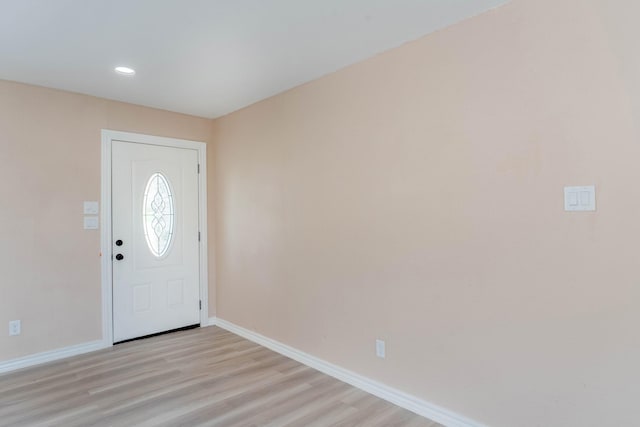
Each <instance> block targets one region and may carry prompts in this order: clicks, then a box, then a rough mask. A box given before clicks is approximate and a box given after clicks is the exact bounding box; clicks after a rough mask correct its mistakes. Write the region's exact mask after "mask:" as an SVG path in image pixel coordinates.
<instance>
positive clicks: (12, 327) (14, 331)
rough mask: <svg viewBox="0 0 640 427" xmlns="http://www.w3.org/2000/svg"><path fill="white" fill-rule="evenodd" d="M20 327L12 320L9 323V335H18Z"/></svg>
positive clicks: (17, 321) (16, 321)
mask: <svg viewBox="0 0 640 427" xmlns="http://www.w3.org/2000/svg"><path fill="white" fill-rule="evenodd" d="M21 329H22V325H21V324H20V321H19V320H12V321H11V322H9V335H12V336H13V335H20V332H21Z"/></svg>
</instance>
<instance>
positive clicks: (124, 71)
mask: <svg viewBox="0 0 640 427" xmlns="http://www.w3.org/2000/svg"><path fill="white" fill-rule="evenodd" d="M115 70H116V73H118V74H122V75H125V76H133V75H134V74H135V73H136V70H134V69H133V68H129V67H116V68H115Z"/></svg>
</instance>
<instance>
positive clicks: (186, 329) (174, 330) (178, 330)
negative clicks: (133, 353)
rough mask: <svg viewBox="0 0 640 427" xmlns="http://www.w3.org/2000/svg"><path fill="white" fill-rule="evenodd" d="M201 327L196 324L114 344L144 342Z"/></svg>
mask: <svg viewBox="0 0 640 427" xmlns="http://www.w3.org/2000/svg"><path fill="white" fill-rule="evenodd" d="M199 327H200V323H196V324H195V325H189V326H183V327H182V328H176V329H171V330H169V331H163V332H156V333H155V334H150V335H144V336H141V337H136V338H129V339H128V340H123V341H118V342H114V343H113V345H118V344H124V343H127V342H131V341H138V340H144V339H147V338H153V337H157V336H159V335H167V334H172V333H174V332H181V331H188V330H189V329H195V328H199Z"/></svg>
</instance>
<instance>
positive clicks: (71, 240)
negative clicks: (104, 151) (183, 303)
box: [0, 81, 215, 361]
mask: <svg viewBox="0 0 640 427" xmlns="http://www.w3.org/2000/svg"><path fill="white" fill-rule="evenodd" d="M101 129H114V130H122V131H130V132H140V133H147V134H153V135H161V136H168V137H176V138H183V139H192V140H198V141H208V140H209V139H210V135H211V121H209V120H205V119H200V118H195V117H190V116H185V115H181V114H176V113H170V112H166V111H160V110H154V109H150V108H144V107H138V106H133V105H129V104H123V103H118V102H112V101H107V100H103V99H98V98H93V97H89V96H84V95H77V94H71V93H67V92H61V91H56V90H51V89H44V88H40V87H34V86H28V85H22V84H17V83H11V82H6V81H0V171H1V173H2V180H0V200H2V202H1V204H0V236H1V240H0V242H1V243H0V273H1V274H2V277H1V279H0V361H4V360H8V359H12V358H15V357H20V356H24V355H28V354H33V353H38V352H42V351H47V350H53V349H57V348H61V347H66V346H69V345H73V344H81V343H85V342H88V341H92V340H97V339H100V338H101V303H100V256H99V255H100V236H99V232H98V231H96V230H83V228H82V218H83V215H82V202H83V201H84V200H100V141H101V139H100V138H101V137H100V130H101ZM209 151H210V152H211V157H210V159H211V162H213V158H214V157H213V150H209ZM210 207H211V210H213V204H212V203H211V205H210ZM212 237H213V235H211V238H212ZM211 295H212V298H213V295H215V290H213V291H212V292H211ZM211 304H212V305H211V307H212V312H213V307H214V305H213V300H212V301H211ZM13 319H21V320H22V334H21V335H20V336H17V337H9V336H8V334H7V325H8V322H9V320H13Z"/></svg>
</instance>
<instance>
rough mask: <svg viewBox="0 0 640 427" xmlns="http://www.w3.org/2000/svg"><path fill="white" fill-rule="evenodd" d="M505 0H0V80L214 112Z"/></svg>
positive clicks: (215, 114) (205, 113)
mask: <svg viewBox="0 0 640 427" xmlns="http://www.w3.org/2000/svg"><path fill="white" fill-rule="evenodd" d="M507 1H508V0H55V1H52V0H0V79H5V80H13V81H19V82H24V83H31V84H35V85H40V86H47V87H52V88H57V89H64V90H68V91H73V92H79V93H84V94H89V95H94V96H98V97H103V98H108V99H114V100H119V101H125V102H130V103H134V104H140V105H146V106H150V107H156V108H161V109H165V110H170V111H177V112H181V113H186V114H192V115H196V116H201V117H208V118H214V117H219V116H222V115H224V114H227V113H230V112H232V111H235V110H238V109H240V108H242V107H245V106H247V105H250V104H252V103H254V102H257V101H259V100H261V99H264V98H267V97H269V96H271V95H275V94H277V93H280V92H282V91H285V90H287V89H289V88H292V87H294V86H297V85H300V84H302V83H305V82H308V81H310V80H313V79H316V78H318V77H320V76H323V75H325V74H327V73H330V72H333V71H336V70H338V69H340V68H343V67H345V66H347V65H350V64H353V63H355V62H358V61H360V60H362V59H365V58H368V57H370V56H373V55H375V54H377V53H380V52H382V51H385V50H388V49H390V48H393V47H396V46H399V45H401V44H403V43H405V42H407V41H410V40H414V39H417V38H419V37H421V36H423V35H425V34H428V33H430V32H433V31H435V30H437V29H439V28H442V27H445V26H447V25H450V24H452V23H455V22H457V21H460V20H462V19H465V18H467V17H470V16H473V15H476V14H479V13H481V12H484V11H486V10H488V9H491V8H493V7H496V6H499V5H501V4H503V3H506V2H507ZM119 65H125V66H128V67H131V68H134V69H136V71H137V73H136V75H135V76H133V77H126V76H121V75H118V74H116V73H114V72H113V69H114V67H116V66H119Z"/></svg>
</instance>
